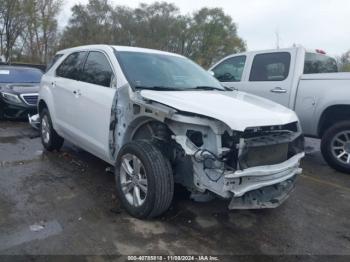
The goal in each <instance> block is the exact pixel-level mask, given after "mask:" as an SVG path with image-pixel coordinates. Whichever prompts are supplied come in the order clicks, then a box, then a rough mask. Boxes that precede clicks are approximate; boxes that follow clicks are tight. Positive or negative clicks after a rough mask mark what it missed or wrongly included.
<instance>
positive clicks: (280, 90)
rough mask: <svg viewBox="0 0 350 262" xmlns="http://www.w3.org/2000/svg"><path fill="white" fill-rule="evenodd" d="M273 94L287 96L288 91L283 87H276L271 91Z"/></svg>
mask: <svg viewBox="0 0 350 262" xmlns="http://www.w3.org/2000/svg"><path fill="white" fill-rule="evenodd" d="M271 92H272V93H277V94H285V93H287V90H286V89H283V88H281V87H276V88H274V89H271Z"/></svg>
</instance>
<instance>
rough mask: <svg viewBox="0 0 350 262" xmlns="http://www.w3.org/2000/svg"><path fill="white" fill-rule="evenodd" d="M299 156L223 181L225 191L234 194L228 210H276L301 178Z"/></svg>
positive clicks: (302, 154) (241, 173)
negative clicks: (299, 177)
mask: <svg viewBox="0 0 350 262" xmlns="http://www.w3.org/2000/svg"><path fill="white" fill-rule="evenodd" d="M304 156H305V153H300V154H297V155H295V156H294V157H292V158H290V159H289V160H287V161H285V162H283V163H280V164H277V165H270V166H261V167H253V168H248V169H245V170H239V171H236V172H234V173H231V174H227V175H225V177H224V190H227V191H230V192H232V193H233V194H234V196H233V199H232V201H231V203H230V205H229V208H230V209H260V208H275V207H277V206H279V205H281V204H282V203H283V202H284V201H285V200H286V199H287V198H288V196H289V195H290V193H291V192H292V191H293V189H294V182H295V178H296V176H297V175H299V174H301V172H302V169H301V168H299V165H300V160H301V159H302V158H303V157H304Z"/></svg>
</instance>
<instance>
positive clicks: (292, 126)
mask: <svg viewBox="0 0 350 262" xmlns="http://www.w3.org/2000/svg"><path fill="white" fill-rule="evenodd" d="M124 90H125V92H128V91H127V89H124ZM118 93H119V94H118V95H119V96H122V95H123V89H121V90H120V91H119V92H118ZM124 95H127V96H128V95H129V94H124ZM119 101H120V103H116V104H115V108H114V110H113V112H112V120H111V128H110V130H111V134H110V138H111V142H110V148H111V154H112V155H113V156H114V157H115V156H116V155H117V153H118V146H117V145H118V144H120V145H122V144H124V143H126V142H127V141H131V140H150V139H152V141H154V143H156V144H157V145H158V146H159V148H160V149H161V150H162V152H163V153H164V154H165V155H166V156H167V157H168V158H169V159H170V161H171V164H172V167H173V174H174V179H175V181H176V182H177V183H179V184H181V185H183V186H185V187H186V188H187V189H188V190H190V191H191V192H192V195H193V198H194V199H196V198H198V196H207V197H208V198H210V197H212V196H219V197H221V198H224V199H232V201H231V204H230V206H229V208H230V209H246V208H249V209H257V208H274V207H277V206H279V205H280V204H281V203H283V201H284V200H286V199H287V198H288V196H289V194H290V192H291V191H292V190H293V189H294V184H295V179H296V177H297V175H298V174H300V173H301V169H300V168H299V164H300V160H301V158H303V157H304V152H303V150H304V138H303V136H302V132H301V128H300V125H299V123H298V122H297V121H295V122H291V123H287V124H283V125H272V126H263V127H247V128H246V129H245V130H244V131H236V130H232V128H230V127H229V126H228V125H227V124H225V123H223V122H222V121H219V120H216V119H213V118H210V117H207V116H202V115H198V114H195V113H189V112H182V111H180V110H178V109H175V108H172V107H170V106H167V105H164V104H161V103H159V102H157V101H152V100H149V99H144V98H143V97H141V96H138V97H137V96H136V97H134V101H129V102H130V103H128V104H123V103H124V101H128V100H127V99H119ZM126 123H127V124H126Z"/></svg>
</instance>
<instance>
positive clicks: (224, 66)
mask: <svg viewBox="0 0 350 262" xmlns="http://www.w3.org/2000/svg"><path fill="white" fill-rule="evenodd" d="M245 61H246V56H236V57H231V58H228V59H226V60H225V61H223V62H221V63H220V64H219V65H217V66H216V67H215V68H214V69H213V72H214V76H215V77H216V78H217V79H218V80H219V81H220V82H240V81H241V79H242V74H243V70H244V65H245Z"/></svg>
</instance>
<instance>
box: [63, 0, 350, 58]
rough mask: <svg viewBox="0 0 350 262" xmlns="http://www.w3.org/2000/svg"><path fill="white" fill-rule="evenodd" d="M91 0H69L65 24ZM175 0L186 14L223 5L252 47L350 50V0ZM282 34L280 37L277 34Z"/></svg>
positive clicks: (135, 0)
mask: <svg viewBox="0 0 350 262" xmlns="http://www.w3.org/2000/svg"><path fill="white" fill-rule="evenodd" d="M109 1H110V3H111V4H114V5H124V6H129V7H133V8H134V7H137V6H138V5H139V4H140V3H148V4H150V3H153V2H155V0H109ZM87 2H88V0H65V4H64V7H63V10H62V12H61V14H60V16H59V24H60V26H61V28H63V27H64V26H65V25H66V24H67V23H68V20H69V17H70V14H71V11H70V9H71V7H72V6H73V5H74V4H78V3H81V4H86V3H87ZM165 2H170V3H174V4H175V5H176V6H178V7H179V8H180V11H181V13H182V14H191V13H193V12H195V11H196V10H199V9H200V8H202V7H221V8H223V10H224V12H225V13H226V14H228V15H230V16H231V17H232V18H233V20H234V22H235V23H236V24H237V26H238V35H239V36H240V37H242V38H243V39H244V40H245V41H246V43H247V47H248V50H250V51H252V50H263V49H273V48H276V46H277V39H279V46H280V47H281V48H284V47H291V46H292V45H293V44H301V45H303V46H305V47H306V48H308V49H322V50H325V51H326V52H327V53H328V54H330V55H333V56H339V55H341V54H343V53H345V52H346V51H348V50H350V1H349V0H304V1H303V0H165ZM277 35H278V37H277Z"/></svg>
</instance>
